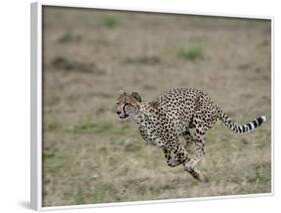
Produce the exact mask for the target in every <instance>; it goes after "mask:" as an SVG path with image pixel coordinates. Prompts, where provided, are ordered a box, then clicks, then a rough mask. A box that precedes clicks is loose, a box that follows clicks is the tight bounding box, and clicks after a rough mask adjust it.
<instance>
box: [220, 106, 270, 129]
mask: <svg viewBox="0 0 281 213" xmlns="http://www.w3.org/2000/svg"><path fill="white" fill-rule="evenodd" d="M218 115H219V119H220V120H221V121H222V122H223V123H224V124H225V125H226V126H227V127H228V128H229V129H231V130H232V131H233V132H235V133H241V134H242V133H248V132H251V131H253V130H254V129H256V128H257V127H259V126H260V125H261V124H262V123H263V122H265V121H266V117H265V115H263V116H260V117H257V118H256V119H255V120H253V121H250V122H248V123H246V124H244V125H238V124H236V123H235V122H234V121H233V120H231V119H230V118H229V117H228V116H227V115H226V114H225V113H224V112H223V111H222V110H219V113H218Z"/></svg>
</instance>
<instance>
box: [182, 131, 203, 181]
mask: <svg viewBox="0 0 281 213" xmlns="http://www.w3.org/2000/svg"><path fill="white" fill-rule="evenodd" d="M194 136H195V139H194V142H195V145H196V153H195V155H194V156H193V157H192V158H188V159H187V160H186V161H185V162H184V163H183V165H184V169H185V170H186V171H187V172H189V173H190V174H191V176H192V177H193V178H195V179H196V180H199V181H202V182H208V179H207V178H206V177H203V176H202V175H201V174H200V172H199V171H198V170H197V169H195V166H196V165H197V164H198V163H199V161H200V160H201V158H202V157H203V155H204V154H205V151H204V145H205V131H204V129H203V128H202V127H201V128H197V129H196V133H195V135H194Z"/></svg>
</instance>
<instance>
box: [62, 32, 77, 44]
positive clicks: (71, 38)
mask: <svg viewBox="0 0 281 213" xmlns="http://www.w3.org/2000/svg"><path fill="white" fill-rule="evenodd" d="M81 40H82V36H81V35H76V34H74V33H72V32H66V33H65V34H63V35H62V36H61V37H60V38H59V39H58V42H59V43H66V44H67V43H71V42H78V41H81Z"/></svg>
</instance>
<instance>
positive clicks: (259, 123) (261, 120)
mask: <svg viewBox="0 0 281 213" xmlns="http://www.w3.org/2000/svg"><path fill="white" fill-rule="evenodd" d="M256 120H257V121H258V125H261V124H262V122H263V119H262V118H261V117H258V118H257V119H256Z"/></svg>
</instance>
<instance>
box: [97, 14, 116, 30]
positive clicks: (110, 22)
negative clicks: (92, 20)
mask: <svg viewBox="0 0 281 213" xmlns="http://www.w3.org/2000/svg"><path fill="white" fill-rule="evenodd" d="M117 24H118V20H117V18H116V17H114V16H110V15H107V16H102V17H101V18H100V19H99V25H101V26H103V27H106V28H114V27H116V26H117Z"/></svg>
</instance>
